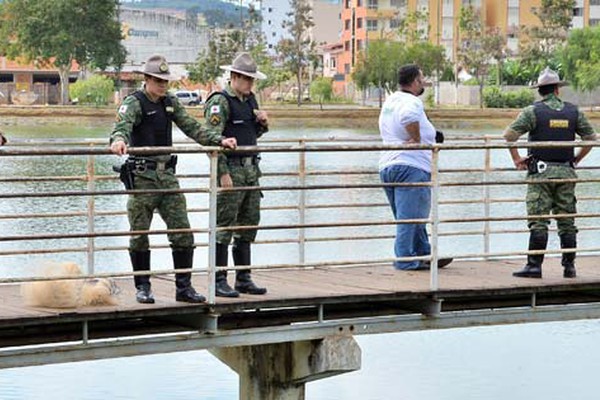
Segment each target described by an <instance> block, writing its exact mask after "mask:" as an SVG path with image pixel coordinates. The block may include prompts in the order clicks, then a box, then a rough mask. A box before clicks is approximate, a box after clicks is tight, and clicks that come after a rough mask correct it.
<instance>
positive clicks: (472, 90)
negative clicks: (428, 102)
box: [440, 82, 600, 107]
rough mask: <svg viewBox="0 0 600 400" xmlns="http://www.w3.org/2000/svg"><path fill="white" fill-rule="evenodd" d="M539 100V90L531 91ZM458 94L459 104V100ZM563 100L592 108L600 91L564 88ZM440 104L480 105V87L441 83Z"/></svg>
mask: <svg viewBox="0 0 600 400" xmlns="http://www.w3.org/2000/svg"><path fill="white" fill-rule="evenodd" d="M523 88H528V86H504V87H503V89H504V90H505V91H513V90H520V89H523ZM531 90H532V91H533V92H534V94H535V95H536V99H538V98H539V96H538V95H537V90H535V89H531ZM457 93H458V102H456V100H457ZM560 97H561V99H563V100H565V101H568V102H571V103H573V104H577V105H579V106H582V107H591V106H598V105H600V89H596V90H595V91H593V92H591V93H582V92H577V91H575V89H573V88H571V87H568V86H566V87H563V88H561V89H560ZM440 104H458V105H464V106H476V105H479V87H478V86H465V85H458V92H457V88H456V86H455V85H454V83H453V82H440Z"/></svg>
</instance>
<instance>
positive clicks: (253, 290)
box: [231, 239, 267, 294]
mask: <svg viewBox="0 0 600 400" xmlns="http://www.w3.org/2000/svg"><path fill="white" fill-rule="evenodd" d="M231 253H232V255H233V263H234V264H235V265H236V266H237V265H250V259H251V256H250V242H246V241H243V240H238V239H236V240H235V241H234V242H233V248H232V250H231ZM235 290H237V291H238V292H240V293H247V294H265V293H267V289H266V288H262V287H259V286H256V284H255V283H254V282H253V281H252V278H251V277H250V270H249V269H241V270H238V271H236V274H235Z"/></svg>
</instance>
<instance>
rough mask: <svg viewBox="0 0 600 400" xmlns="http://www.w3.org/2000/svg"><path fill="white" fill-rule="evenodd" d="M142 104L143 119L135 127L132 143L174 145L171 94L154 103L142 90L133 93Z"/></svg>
mask: <svg viewBox="0 0 600 400" xmlns="http://www.w3.org/2000/svg"><path fill="white" fill-rule="evenodd" d="M132 96H134V97H135V98H136V99H138V100H139V101H140V105H141V106H142V120H141V122H140V123H139V124H138V125H135V126H134V127H133V132H132V133H131V145H132V146H135V147H142V146H172V145H173V122H172V121H173V112H174V109H173V102H172V101H171V99H170V98H169V96H166V97H163V98H162V99H161V100H160V101H159V102H158V103H153V102H151V101H150V100H148V98H147V97H146V95H145V94H144V93H143V92H142V91H139V90H138V91H137V92H134V93H133V94H132Z"/></svg>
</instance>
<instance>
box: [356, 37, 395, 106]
mask: <svg viewBox="0 0 600 400" xmlns="http://www.w3.org/2000/svg"><path fill="white" fill-rule="evenodd" d="M403 51H404V50H403V44H402V43H400V42H396V41H391V40H388V39H379V40H376V41H373V42H370V43H369V45H368V46H367V49H366V51H365V53H364V55H363V54H361V56H360V57H359V62H358V63H357V64H356V65H355V68H354V73H353V75H352V76H353V79H354V80H355V82H356V83H357V85H360V86H362V83H363V82H364V80H365V78H366V81H368V82H369V83H370V84H372V85H374V86H376V87H377V88H378V89H379V107H380V108H381V106H382V104H383V93H384V91H385V92H387V93H389V92H393V91H395V90H396V88H397V87H398V69H399V68H400V66H401V65H403V64H406V63H405V62H404V53H403ZM361 80H362V82H361Z"/></svg>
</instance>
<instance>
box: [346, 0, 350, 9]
mask: <svg viewBox="0 0 600 400" xmlns="http://www.w3.org/2000/svg"><path fill="white" fill-rule="evenodd" d="M345 6H346V8H350V0H346V5H345Z"/></svg>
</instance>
